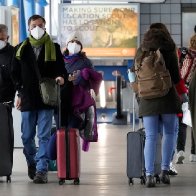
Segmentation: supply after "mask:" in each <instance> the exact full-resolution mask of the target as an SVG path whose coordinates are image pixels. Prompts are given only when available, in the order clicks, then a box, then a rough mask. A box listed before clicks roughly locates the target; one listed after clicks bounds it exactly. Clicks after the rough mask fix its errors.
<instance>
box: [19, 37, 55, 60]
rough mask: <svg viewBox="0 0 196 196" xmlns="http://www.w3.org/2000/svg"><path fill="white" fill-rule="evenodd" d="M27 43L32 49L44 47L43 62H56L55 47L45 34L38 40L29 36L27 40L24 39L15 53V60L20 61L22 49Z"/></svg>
mask: <svg viewBox="0 0 196 196" xmlns="http://www.w3.org/2000/svg"><path fill="white" fill-rule="evenodd" d="M28 41H29V42H30V44H31V45H32V46H34V47H38V46H41V45H45V62H46V61H56V49H55V45H54V43H53V42H52V40H51V39H50V36H49V35H48V34H47V33H45V34H44V36H43V37H42V38H41V39H39V40H36V39H34V38H33V37H32V36H29V38H28V39H26V40H25V41H24V42H23V43H22V44H21V45H20V47H19V48H18V50H17V52H16V58H17V59H19V60H21V56H22V54H23V51H24V48H25V46H26V45H27V43H28Z"/></svg>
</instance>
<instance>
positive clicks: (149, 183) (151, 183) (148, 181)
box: [146, 175, 155, 188]
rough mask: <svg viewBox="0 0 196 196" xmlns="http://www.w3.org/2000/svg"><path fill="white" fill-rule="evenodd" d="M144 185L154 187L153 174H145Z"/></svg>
mask: <svg viewBox="0 0 196 196" xmlns="http://www.w3.org/2000/svg"><path fill="white" fill-rule="evenodd" d="M146 187H148V188H151V187H155V181H154V176H152V175H149V176H146Z"/></svg>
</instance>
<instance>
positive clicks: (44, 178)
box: [33, 172, 48, 184]
mask: <svg viewBox="0 0 196 196" xmlns="http://www.w3.org/2000/svg"><path fill="white" fill-rule="evenodd" d="M33 182H34V183H35V184H45V183H47V182H48V174H47V172H37V173H36V175H35V177H34V179H33Z"/></svg>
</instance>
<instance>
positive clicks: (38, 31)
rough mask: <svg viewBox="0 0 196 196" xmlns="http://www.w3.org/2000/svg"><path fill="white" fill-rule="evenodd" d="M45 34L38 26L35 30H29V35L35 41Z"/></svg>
mask: <svg viewBox="0 0 196 196" xmlns="http://www.w3.org/2000/svg"><path fill="white" fill-rule="evenodd" d="M44 33H45V30H44V29H42V28H40V27H39V26H36V27H35V28H33V29H32V30H31V35H32V36H33V37H34V38H35V39H40V38H41V37H42V36H43V35H44Z"/></svg>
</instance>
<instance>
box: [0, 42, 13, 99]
mask: <svg viewBox="0 0 196 196" xmlns="http://www.w3.org/2000/svg"><path fill="white" fill-rule="evenodd" d="M13 54H14V47H13V46H11V45H10V44H9V43H7V45H6V46H5V47H4V48H3V49H1V50H0V102H9V101H12V102H13V100H14V96H15V88H14V84H13V81H12V79H11V73H10V71H11V70H10V68H11V61H12V57H13Z"/></svg>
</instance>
